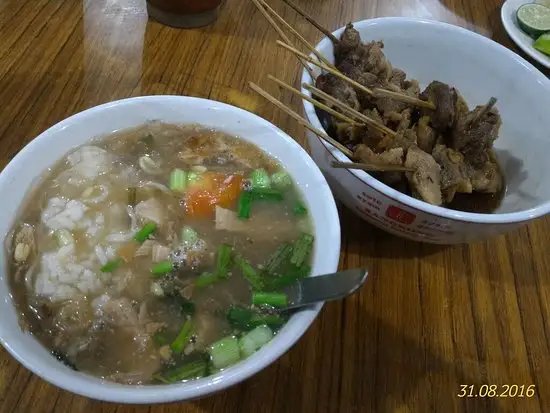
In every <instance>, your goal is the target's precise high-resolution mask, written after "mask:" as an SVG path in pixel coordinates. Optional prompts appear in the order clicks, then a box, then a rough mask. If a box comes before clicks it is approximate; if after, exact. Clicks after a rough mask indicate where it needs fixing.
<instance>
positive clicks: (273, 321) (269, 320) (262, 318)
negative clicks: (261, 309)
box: [248, 315, 286, 330]
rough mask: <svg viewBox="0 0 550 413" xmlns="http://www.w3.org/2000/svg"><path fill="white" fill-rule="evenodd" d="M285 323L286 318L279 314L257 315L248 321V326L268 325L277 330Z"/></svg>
mask: <svg viewBox="0 0 550 413" xmlns="http://www.w3.org/2000/svg"><path fill="white" fill-rule="evenodd" d="M285 323H286V320H285V319H284V318H282V317H280V316H278V315H256V316H254V317H252V318H251V319H250V321H249V322H248V328H253V327H258V326H262V325H266V326H269V327H271V328H273V329H275V330H276V329H278V328H279V327H281V326H283V325H284V324H285Z"/></svg>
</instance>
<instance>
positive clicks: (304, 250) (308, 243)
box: [290, 234, 313, 267]
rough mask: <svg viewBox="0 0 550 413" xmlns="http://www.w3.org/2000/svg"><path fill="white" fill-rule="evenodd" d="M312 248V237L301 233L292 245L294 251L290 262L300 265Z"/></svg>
mask: <svg viewBox="0 0 550 413" xmlns="http://www.w3.org/2000/svg"><path fill="white" fill-rule="evenodd" d="M312 249H313V237H312V236H311V235H309V234H304V235H302V238H300V239H299V240H298V241H296V244H295V246H294V253H293V254H292V257H291V258H290V262H291V263H292V264H294V265H295V266H296V267H300V266H301V265H302V264H303V263H304V261H305V260H306V259H307V257H308V256H309V254H310V253H311V251H312Z"/></svg>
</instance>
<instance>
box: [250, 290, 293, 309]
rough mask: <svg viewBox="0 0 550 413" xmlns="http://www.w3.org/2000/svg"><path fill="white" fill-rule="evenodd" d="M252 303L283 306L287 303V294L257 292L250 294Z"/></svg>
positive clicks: (276, 306)
mask: <svg viewBox="0 0 550 413" xmlns="http://www.w3.org/2000/svg"><path fill="white" fill-rule="evenodd" d="M252 304H254V305H270V306H271V307H275V308H284V307H286V306H287V305H288V296H287V295H286V294H282V293H267V292H257V293H254V294H252Z"/></svg>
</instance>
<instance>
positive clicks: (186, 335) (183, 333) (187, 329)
mask: <svg viewBox="0 0 550 413" xmlns="http://www.w3.org/2000/svg"><path fill="white" fill-rule="evenodd" d="M192 335H193V321H192V320H191V319H188V320H187V321H186V322H185V323H184V324H183V327H182V328H181V330H180V332H179V333H178V335H177V336H176V338H175V339H174V341H173V342H172V344H170V348H171V349H172V351H173V352H174V353H181V352H182V351H183V349H184V348H185V346H186V345H187V343H189V340H190V339H191V336H192Z"/></svg>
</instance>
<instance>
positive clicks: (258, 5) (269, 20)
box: [252, 0, 315, 79]
mask: <svg viewBox="0 0 550 413" xmlns="http://www.w3.org/2000/svg"><path fill="white" fill-rule="evenodd" d="M252 2H253V3H254V5H255V6H256V8H257V9H258V10H259V11H260V13H262V14H263V16H264V17H265V19H266V20H267V22H268V23H269V24H270V25H271V27H273V29H275V31H276V32H277V34H278V35H279V36H280V37H281V38H282V39H283V40H284V41H285V42H286V43H287V44H289V45H293V43H292V41H291V40H290V39H289V38H288V36H287V35H286V34H285V32H283V30H282V29H281V28H280V27H279V26H278V25H277V23H275V20H273V19H272V18H271V16H270V15H269V13H268V12H267V10H266V9H264V8H263V7H262V5H261V4H260V3H259V1H258V0H252ZM296 58H297V59H298V60H299V62H300V63H301V64H302V66H304V68H305V69H306V70H307V72H308V73H309V75H310V76H311V78H312V79H315V74H314V73H313V70H312V69H311V67H309V65H308V64H307V63H306V60H307V59H305V60H304V59H302V58H300V57H299V56H296Z"/></svg>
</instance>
